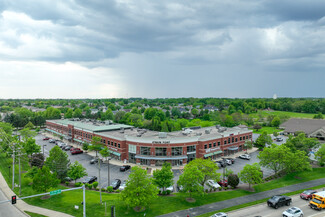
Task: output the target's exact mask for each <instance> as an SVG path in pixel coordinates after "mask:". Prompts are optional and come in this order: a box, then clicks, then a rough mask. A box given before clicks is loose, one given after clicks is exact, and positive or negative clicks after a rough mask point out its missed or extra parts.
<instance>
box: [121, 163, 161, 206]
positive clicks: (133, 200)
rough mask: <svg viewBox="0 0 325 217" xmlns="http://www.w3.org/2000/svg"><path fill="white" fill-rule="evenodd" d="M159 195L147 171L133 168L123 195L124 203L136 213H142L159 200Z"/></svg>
mask: <svg viewBox="0 0 325 217" xmlns="http://www.w3.org/2000/svg"><path fill="white" fill-rule="evenodd" d="M157 194H158V189H157V186H156V185H155V184H153V180H152V178H150V176H149V175H148V174H147V171H146V170H144V169H141V168H140V167H138V166H136V167H133V168H132V169H131V173H130V175H129V178H128V180H127V181H126V187H125V189H124V190H123V191H122V193H121V196H122V199H123V201H124V202H125V203H126V204H128V205H129V206H131V207H132V208H134V209H135V210H136V211H141V210H142V209H144V208H145V207H146V206H148V205H149V204H150V203H151V202H152V201H153V200H154V199H156V198H157Z"/></svg>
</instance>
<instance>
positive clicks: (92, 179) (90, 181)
mask: <svg viewBox="0 0 325 217" xmlns="http://www.w3.org/2000/svg"><path fill="white" fill-rule="evenodd" d="M96 180H97V177H96V176H88V177H86V178H85V179H84V180H83V181H82V183H84V184H86V183H88V184H91V183H93V182H94V181H96Z"/></svg>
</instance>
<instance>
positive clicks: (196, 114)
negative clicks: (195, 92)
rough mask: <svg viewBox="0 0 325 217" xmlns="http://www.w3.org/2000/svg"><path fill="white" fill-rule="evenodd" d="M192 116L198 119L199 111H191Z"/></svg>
mask: <svg viewBox="0 0 325 217" xmlns="http://www.w3.org/2000/svg"><path fill="white" fill-rule="evenodd" d="M191 113H192V115H193V116H194V117H195V118H196V117H197V116H198V115H199V110H197V109H192V110H191Z"/></svg>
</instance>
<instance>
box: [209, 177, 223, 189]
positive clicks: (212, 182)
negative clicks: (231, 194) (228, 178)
mask: <svg viewBox="0 0 325 217" xmlns="http://www.w3.org/2000/svg"><path fill="white" fill-rule="evenodd" d="M207 185H209V186H210V187H212V188H220V187H221V186H220V185H219V184H218V182H215V181H213V180H212V179H209V180H208V181H207Z"/></svg>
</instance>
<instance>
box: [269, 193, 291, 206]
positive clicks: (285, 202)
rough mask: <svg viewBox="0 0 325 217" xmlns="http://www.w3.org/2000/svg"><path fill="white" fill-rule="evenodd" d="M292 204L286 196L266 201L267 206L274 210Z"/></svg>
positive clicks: (277, 196) (274, 197)
mask: <svg viewBox="0 0 325 217" xmlns="http://www.w3.org/2000/svg"><path fill="white" fill-rule="evenodd" d="M291 202H292V199H291V198H290V197H288V196H282V195H276V196H273V197H271V198H270V199H268V201H267V205H268V206H270V207H274V208H275V209H277V208H279V207H280V206H284V205H287V206H289V205H290V204H291Z"/></svg>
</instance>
